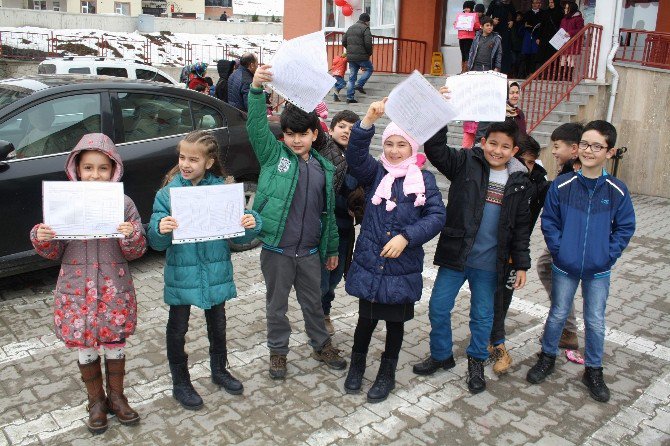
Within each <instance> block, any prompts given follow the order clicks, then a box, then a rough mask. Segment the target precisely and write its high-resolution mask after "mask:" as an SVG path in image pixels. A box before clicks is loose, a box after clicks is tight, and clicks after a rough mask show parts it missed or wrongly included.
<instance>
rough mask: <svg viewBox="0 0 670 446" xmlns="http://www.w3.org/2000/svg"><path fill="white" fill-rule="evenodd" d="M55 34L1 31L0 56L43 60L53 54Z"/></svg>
mask: <svg viewBox="0 0 670 446" xmlns="http://www.w3.org/2000/svg"><path fill="white" fill-rule="evenodd" d="M52 38H53V35H49V34H42V33H29V32H15V31H0V58H3V59H19V60H43V59H45V58H47V57H50V56H52V55H53V46H52V43H53V40H52Z"/></svg>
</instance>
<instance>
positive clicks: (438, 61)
mask: <svg viewBox="0 0 670 446" xmlns="http://www.w3.org/2000/svg"><path fill="white" fill-rule="evenodd" d="M430 74H432V75H433V76H442V53H440V52H435V53H433V57H432V59H431V61H430Z"/></svg>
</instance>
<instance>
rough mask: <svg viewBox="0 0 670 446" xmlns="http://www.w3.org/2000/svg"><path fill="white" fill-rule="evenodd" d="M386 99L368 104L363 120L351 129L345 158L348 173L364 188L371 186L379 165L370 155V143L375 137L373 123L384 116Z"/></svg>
mask: <svg viewBox="0 0 670 446" xmlns="http://www.w3.org/2000/svg"><path fill="white" fill-rule="evenodd" d="M387 99H388V98H384V99H382V100H381V101H378V102H373V103H372V104H370V107H369V108H368V111H367V113H366V114H365V116H364V117H363V120H361V121H359V122H357V123H356V124H354V126H353V127H352V128H351V137H350V138H349V145H348V146H347V151H346V152H345V156H346V158H347V165H348V166H349V172H350V173H351V175H352V176H353V177H354V178H356V180H357V181H358V183H359V185H361V186H363V187H365V186H369V185H370V184H372V183H373V182H374V180H375V176H376V174H377V169H378V168H379V163H378V162H377V160H375V159H374V158H373V157H372V155H370V142H371V141H372V137H373V136H375V126H374V123H375V122H377V120H378V119H379V118H381V117H382V116H383V115H384V104H386V101H387Z"/></svg>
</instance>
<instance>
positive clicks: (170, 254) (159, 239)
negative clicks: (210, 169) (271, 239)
mask: <svg viewBox="0 0 670 446" xmlns="http://www.w3.org/2000/svg"><path fill="white" fill-rule="evenodd" d="M215 184H223V180H222V179H221V178H219V177H217V176H215V175H212V174H211V173H207V175H206V176H205V178H203V179H202V180H201V181H200V182H199V183H198V184H197V186H212V185H215ZM197 186H196V187H197ZM172 187H192V184H191V182H190V181H189V180H185V179H184V178H183V177H182V176H181V174H180V173H178V174H177V175H176V176H175V177H174V179H173V180H172V181H170V183H168V185H167V186H165V187H164V188H162V189H161V190H159V191H158V193H157V194H156V199H155V200H154V207H153V213H152V214H151V221H150V222H149V228H148V230H147V238H148V239H149V245H150V246H151V247H152V248H153V249H155V250H157V251H165V250H167V253H166V255H165V270H164V280H165V288H164V292H163V294H164V300H165V303H166V304H168V305H195V306H197V307H200V308H202V309H205V310H207V309H209V308H211V307H213V306H214V305H218V304H220V303H222V302H225V301H227V300H230V299H232V298H234V297H235V296H237V290H236V288H235V283H234V282H233V263H232V262H231V260H230V248H229V247H228V241H227V240H212V241H209V242H200V243H185V244H177V245H173V244H172V234H171V233H168V234H161V233H160V232H158V224H159V223H160V221H161V219H162V218H164V217H168V216H169V215H170V188H172ZM245 213H247V214H252V215H253V216H254V218H255V219H256V227H255V228H254V229H247V231H246V234H245V235H244V236H242V237H238V238H235V239H233V240H234V241H235V242H237V243H248V242H249V241H250V240H252V239H254V238H255V237H256V236H257V235H258V233H259V232H260V230H261V227H262V225H263V224H262V221H261V217H260V215H258V213H256V212H254V211H246V212H245Z"/></svg>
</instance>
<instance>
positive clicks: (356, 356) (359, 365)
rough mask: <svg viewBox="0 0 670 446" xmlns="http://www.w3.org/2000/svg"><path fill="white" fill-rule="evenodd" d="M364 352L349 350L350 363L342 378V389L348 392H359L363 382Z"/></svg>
mask: <svg viewBox="0 0 670 446" xmlns="http://www.w3.org/2000/svg"><path fill="white" fill-rule="evenodd" d="M365 357H366V355H365V354H364V353H356V352H351V363H350V364H349V373H347V379H345V380H344V391H345V392H347V393H349V394H354V393H359V392H360V391H361V384H363V374H365V365H366V364H365V359H366V358H365Z"/></svg>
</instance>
